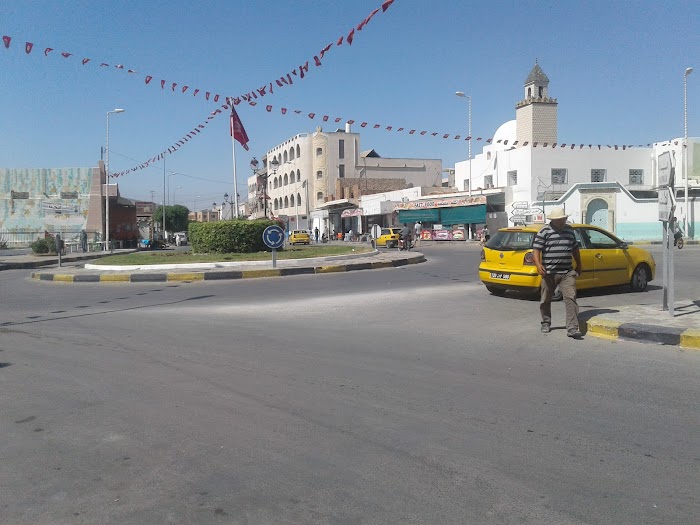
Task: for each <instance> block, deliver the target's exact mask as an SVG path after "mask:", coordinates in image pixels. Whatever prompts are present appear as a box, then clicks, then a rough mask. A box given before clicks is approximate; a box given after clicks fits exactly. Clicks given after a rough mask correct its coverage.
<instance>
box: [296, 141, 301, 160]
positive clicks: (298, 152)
mask: <svg viewBox="0 0 700 525" xmlns="http://www.w3.org/2000/svg"><path fill="white" fill-rule="evenodd" d="M299 157H301V148H300V147H299V144H297V158H299Z"/></svg>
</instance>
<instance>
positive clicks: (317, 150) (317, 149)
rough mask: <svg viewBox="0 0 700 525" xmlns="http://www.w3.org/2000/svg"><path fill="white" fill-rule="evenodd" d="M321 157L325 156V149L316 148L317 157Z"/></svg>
mask: <svg viewBox="0 0 700 525" xmlns="http://www.w3.org/2000/svg"><path fill="white" fill-rule="evenodd" d="M321 155H323V148H316V156H317V157H320V156H321Z"/></svg>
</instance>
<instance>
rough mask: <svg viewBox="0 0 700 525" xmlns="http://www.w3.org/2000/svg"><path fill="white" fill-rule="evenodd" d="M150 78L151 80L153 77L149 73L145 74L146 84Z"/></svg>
mask: <svg viewBox="0 0 700 525" xmlns="http://www.w3.org/2000/svg"><path fill="white" fill-rule="evenodd" d="M151 80H153V77H152V76H151V75H146V84H148V83H149V82H150V81H151Z"/></svg>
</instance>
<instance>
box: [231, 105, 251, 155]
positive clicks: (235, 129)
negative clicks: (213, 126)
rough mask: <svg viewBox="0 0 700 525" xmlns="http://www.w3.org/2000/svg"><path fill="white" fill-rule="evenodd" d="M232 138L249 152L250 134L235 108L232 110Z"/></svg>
mask: <svg viewBox="0 0 700 525" xmlns="http://www.w3.org/2000/svg"><path fill="white" fill-rule="evenodd" d="M231 136H232V137H233V138H234V139H236V140H237V141H238V142H239V143H240V145H241V146H243V149H244V150H246V151H248V134H247V133H246V132H245V128H244V127H243V122H241V119H240V118H239V117H238V113H236V108H234V107H232V108H231Z"/></svg>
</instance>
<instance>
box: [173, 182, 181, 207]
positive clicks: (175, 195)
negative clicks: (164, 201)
mask: <svg viewBox="0 0 700 525" xmlns="http://www.w3.org/2000/svg"><path fill="white" fill-rule="evenodd" d="M181 189H182V186H175V188H174V189H173V206H175V205H176V204H177V199H176V197H177V190H181Z"/></svg>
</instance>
